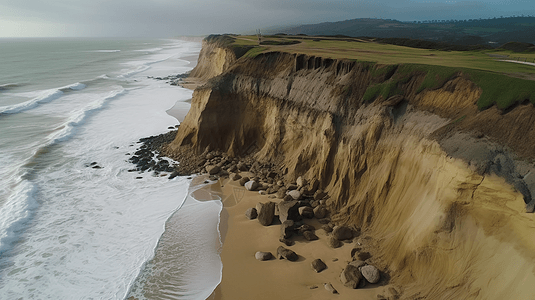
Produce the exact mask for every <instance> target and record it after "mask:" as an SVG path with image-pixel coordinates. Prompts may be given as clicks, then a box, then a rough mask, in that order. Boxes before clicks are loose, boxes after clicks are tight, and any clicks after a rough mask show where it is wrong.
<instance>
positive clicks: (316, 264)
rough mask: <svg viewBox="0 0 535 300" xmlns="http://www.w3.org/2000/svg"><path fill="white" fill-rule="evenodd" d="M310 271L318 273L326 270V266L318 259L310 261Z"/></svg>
mask: <svg viewBox="0 0 535 300" xmlns="http://www.w3.org/2000/svg"><path fill="white" fill-rule="evenodd" d="M312 269H314V271H316V273H319V272H321V271H323V270H325V269H327V265H326V264H325V263H324V262H323V261H322V260H321V259H319V258H318V259H315V260H313V261H312Z"/></svg>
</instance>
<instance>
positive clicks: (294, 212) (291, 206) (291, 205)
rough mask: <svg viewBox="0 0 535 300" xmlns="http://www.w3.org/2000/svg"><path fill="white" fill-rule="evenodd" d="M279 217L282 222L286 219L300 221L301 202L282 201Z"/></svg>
mask: <svg viewBox="0 0 535 300" xmlns="http://www.w3.org/2000/svg"><path fill="white" fill-rule="evenodd" d="M278 208H279V219H280V221H281V222H284V221H286V220H293V221H298V218H299V211H298V209H299V203H298V202H297V201H282V202H280V203H279V204H278Z"/></svg>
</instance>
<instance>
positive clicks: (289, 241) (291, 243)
mask: <svg viewBox="0 0 535 300" xmlns="http://www.w3.org/2000/svg"><path fill="white" fill-rule="evenodd" d="M279 242H281V243H283V244H284V245H286V246H288V247H290V246H293V245H294V241H292V240H288V239H283V238H280V239H279Z"/></svg>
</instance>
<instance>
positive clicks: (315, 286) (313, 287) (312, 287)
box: [308, 284, 318, 290]
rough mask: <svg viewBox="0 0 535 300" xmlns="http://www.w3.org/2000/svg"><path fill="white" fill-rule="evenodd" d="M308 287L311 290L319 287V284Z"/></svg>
mask: <svg viewBox="0 0 535 300" xmlns="http://www.w3.org/2000/svg"><path fill="white" fill-rule="evenodd" d="M308 288H309V289H311V290H315V289H317V288H318V286H317V285H315V284H314V285H311V286H309V287H308Z"/></svg>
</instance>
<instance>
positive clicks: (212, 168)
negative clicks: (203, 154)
mask: <svg viewBox="0 0 535 300" xmlns="http://www.w3.org/2000/svg"><path fill="white" fill-rule="evenodd" d="M206 172H208V174H210V175H216V174H217V173H219V172H221V168H220V167H219V166H217V165H216V166H207V167H206Z"/></svg>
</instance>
